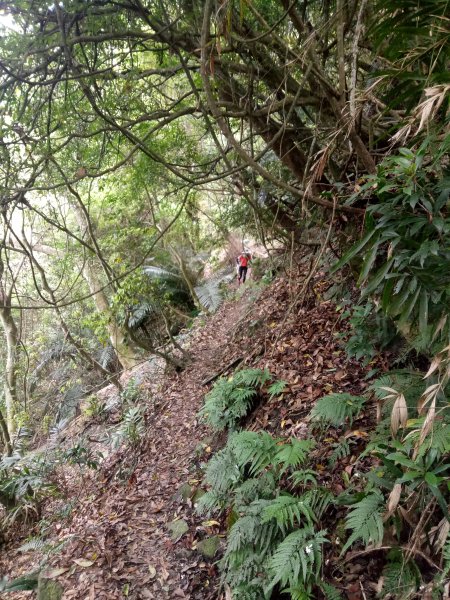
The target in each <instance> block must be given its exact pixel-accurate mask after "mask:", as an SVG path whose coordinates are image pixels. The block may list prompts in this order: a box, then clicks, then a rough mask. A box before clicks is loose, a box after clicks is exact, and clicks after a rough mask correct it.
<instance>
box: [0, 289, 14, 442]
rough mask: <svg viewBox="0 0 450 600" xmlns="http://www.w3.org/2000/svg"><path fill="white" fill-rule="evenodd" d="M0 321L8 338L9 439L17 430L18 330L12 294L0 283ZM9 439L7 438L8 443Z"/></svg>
mask: <svg viewBox="0 0 450 600" xmlns="http://www.w3.org/2000/svg"><path fill="white" fill-rule="evenodd" d="M0 303H1V307H0V321H1V323H2V326H3V331H4V333H5V340H6V365H5V371H4V384H3V387H4V393H5V408H6V427H7V431H8V436H9V439H10V438H11V437H12V435H13V434H14V432H15V430H16V424H15V420H14V417H15V412H16V406H17V403H18V402H17V400H18V398H17V373H16V368H17V344H18V330H17V325H16V323H15V321H14V317H13V315H12V310H11V294H9V293H6V292H5V290H4V288H3V285H2V284H1V283H0ZM9 439H8V440H5V443H6V445H8V443H9Z"/></svg>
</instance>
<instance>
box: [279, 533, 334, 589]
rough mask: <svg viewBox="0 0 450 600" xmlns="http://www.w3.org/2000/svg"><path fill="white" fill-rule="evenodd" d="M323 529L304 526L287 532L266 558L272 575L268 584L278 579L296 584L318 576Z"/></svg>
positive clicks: (290, 584) (292, 585) (287, 583)
mask: <svg viewBox="0 0 450 600" xmlns="http://www.w3.org/2000/svg"><path fill="white" fill-rule="evenodd" d="M325 534H326V532H325V531H318V532H316V531H314V529H313V528H312V527H304V528H303V529H298V530H297V531H294V532H293V533H290V534H289V535H288V536H287V537H286V538H285V539H284V540H283V541H282V542H281V543H280V544H279V545H278V547H277V549H276V550H275V552H274V554H273V556H272V557H271V558H270V560H269V561H268V569H269V572H270V574H271V575H272V580H271V582H270V584H269V588H270V589H273V587H274V586H275V585H277V583H280V584H281V585H282V586H283V587H284V586H286V585H288V586H290V587H297V586H298V585H299V583H307V582H308V580H309V579H310V578H315V577H317V576H318V574H319V571H320V567H321V564H322V545H323V544H325V543H326V542H328V540H327V538H326V537H325Z"/></svg>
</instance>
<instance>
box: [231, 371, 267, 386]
mask: <svg viewBox="0 0 450 600" xmlns="http://www.w3.org/2000/svg"><path fill="white" fill-rule="evenodd" d="M271 379H272V375H271V374H270V371H269V370H268V369H242V370H241V371H237V372H236V373H235V375H234V380H235V382H236V383H237V384H244V385H247V386H251V387H257V386H258V387H261V386H263V385H264V384H265V383H266V382H267V381H270V380H271Z"/></svg>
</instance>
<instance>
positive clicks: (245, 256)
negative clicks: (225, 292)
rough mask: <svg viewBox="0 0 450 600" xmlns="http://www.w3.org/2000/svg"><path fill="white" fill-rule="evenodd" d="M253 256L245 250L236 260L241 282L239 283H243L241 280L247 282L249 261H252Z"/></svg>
mask: <svg viewBox="0 0 450 600" xmlns="http://www.w3.org/2000/svg"><path fill="white" fill-rule="evenodd" d="M251 258H252V257H251V256H250V254H249V253H248V252H243V253H242V254H240V255H239V256H238V257H237V259H236V262H237V264H238V283H239V285H241V282H242V283H245V280H246V278H247V269H248V263H249V262H250V260H251Z"/></svg>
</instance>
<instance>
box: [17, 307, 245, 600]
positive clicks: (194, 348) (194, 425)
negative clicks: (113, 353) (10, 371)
mask: <svg viewBox="0 0 450 600" xmlns="http://www.w3.org/2000/svg"><path fill="white" fill-rule="evenodd" d="M244 303H245V300H244V299H243V298H241V299H240V300H239V301H238V302H228V303H225V304H224V305H223V306H222V307H221V309H220V310H219V311H218V312H217V313H216V314H215V315H214V316H212V317H211V318H209V319H208V320H207V323H206V325H205V326H203V327H201V324H200V323H199V324H198V325H197V327H196V329H195V330H194V331H193V332H192V335H191V338H190V339H191V341H190V352H191V353H192V357H193V362H192V364H190V365H189V367H188V368H187V369H186V370H185V371H184V372H183V373H181V374H180V375H176V374H172V375H166V376H164V377H163V379H162V381H161V380H159V381H155V380H154V381H149V380H145V379H144V383H143V385H144V387H146V388H147V390H148V392H149V397H150V398H151V401H152V405H153V406H152V407H151V408H149V410H148V412H147V417H146V425H147V436H146V440H145V442H144V444H143V445H142V446H141V447H140V448H139V450H137V451H136V452H131V453H130V452H128V453H126V454H125V456H123V455H122V456H121V460H120V462H119V461H118V460H117V458H116V460H114V458H113V457H111V464H110V465H107V466H106V468H105V469H102V472H101V473H99V474H98V478H94V479H93V480H92V481H91V482H89V483H88V484H86V493H85V495H84V497H83V498H81V500H80V503H79V504H78V507H77V508H76V510H75V514H74V515H73V517H72V519H71V521H70V524H68V525H67V526H63V527H62V528H60V529H59V531H58V532H57V537H58V539H60V540H69V541H68V542H67V543H66V545H65V546H64V548H63V550H62V551H61V552H60V553H58V554H56V555H55V556H54V557H53V558H52V559H51V560H50V565H51V569H53V573H54V574H58V577H57V579H58V581H59V582H60V583H61V584H62V586H63V588H64V594H63V599H70V598H79V599H80V600H81V599H86V600H101V599H105V600H106V599H108V600H113V599H116V598H117V599H119V598H130V599H136V600H138V599H141V598H142V599H145V598H155V599H156V598H157V599H158V600H166V599H167V600H168V599H169V598H170V599H171V600H173V599H175V598H192V599H198V600H206V599H212V598H217V591H215V589H214V583H213V580H214V579H215V575H216V571H215V567H214V565H213V561H210V560H208V559H204V558H203V557H202V555H201V554H200V553H199V552H198V551H197V550H196V549H195V547H196V539H198V536H199V534H200V536H201V535H202V531H201V529H202V528H201V519H200V518H199V517H198V516H196V515H195V511H194V509H193V507H192V502H190V501H189V500H188V501H186V500H183V499H182V498H181V497H180V496H179V494H178V492H179V490H180V488H181V487H182V486H183V484H186V483H187V482H188V481H191V483H192V480H194V483H197V482H199V481H198V479H196V478H198V476H199V472H198V461H199V452H198V446H199V444H200V442H201V441H202V440H203V439H205V437H206V436H208V435H210V432H208V431H207V430H206V428H205V427H203V426H202V425H201V424H199V423H198V422H197V419H196V414H197V411H198V409H199V408H200V406H201V402H202V399H203V397H204V394H205V393H206V391H207V388H206V387H205V386H202V384H201V381H202V380H203V379H204V378H205V377H208V376H209V375H211V374H212V373H214V372H215V371H216V370H218V369H220V368H221V367H222V366H223V365H224V364H226V361H227V360H229V358H228V357H229V355H230V351H231V352H232V350H233V349H232V348H231V349H230V348H228V346H227V338H228V335H229V332H230V330H231V329H232V327H233V324H234V323H235V320H236V315H237V314H239V310H240V306H241V305H243V304H244ZM207 458H208V456H207V455H206V456H205V457H204V459H207ZM174 519H182V520H184V521H185V522H186V523H187V524H188V526H189V531H187V532H186V533H185V534H184V535H183V536H182V538H181V539H180V540H179V541H176V542H175V543H174V541H173V539H171V536H170V532H169V530H168V527H167V524H168V523H170V522H172V521H173V520H174ZM199 530H200V533H199ZM19 562H21V561H19ZM55 569H56V571H55ZM62 569H67V571H65V572H64V573H60V570H62ZM14 570H16V569H14ZM29 570H30V569H29V568H28V569H27V571H29ZM21 571H22V569H21ZM10 575H12V573H10ZM14 575H15V576H17V575H18V573H17V572H16V573H14ZM11 597H12V598H29V597H30V593H29V592H26V593H24V592H21V593H17V594H12V596H11Z"/></svg>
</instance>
